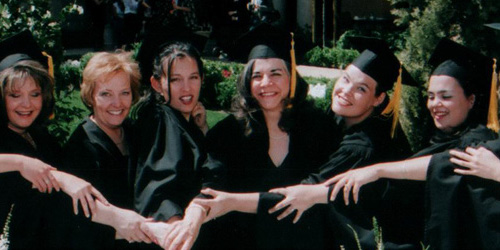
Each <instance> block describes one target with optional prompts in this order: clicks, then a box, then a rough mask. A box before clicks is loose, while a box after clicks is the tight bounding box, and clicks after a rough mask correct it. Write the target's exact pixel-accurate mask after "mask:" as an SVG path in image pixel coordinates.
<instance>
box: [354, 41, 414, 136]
mask: <svg viewBox="0 0 500 250" xmlns="http://www.w3.org/2000/svg"><path fill="white" fill-rule="evenodd" d="M347 39H348V41H349V43H350V44H351V46H352V48H354V49H356V50H358V51H361V54H360V55H359V56H358V57H357V58H356V59H355V60H354V61H353V62H352V63H351V64H352V65H354V66H356V67H357V68H359V69H360V70H361V71H362V72H363V73H365V74H367V75H369V76H370V77H371V78H373V79H374V80H375V81H376V82H377V87H378V89H379V90H380V91H381V92H386V91H388V90H390V89H392V88H393V87H394V92H393V95H392V98H391V100H390V101H389V104H387V107H386V108H385V109H384V110H383V111H382V114H383V115H386V116H389V115H392V116H393V120H392V128H391V137H394V133H395V131H396V126H397V124H398V121H399V120H398V119H399V105H400V99H401V92H402V84H405V85H410V86H416V85H417V83H416V82H415V80H413V78H412V77H411V75H410V74H409V73H408V71H407V70H406V69H405V68H404V67H403V66H402V65H401V63H400V62H399V60H398V58H397V57H396V56H395V55H394V52H392V51H391V49H390V48H389V45H387V43H386V42H385V41H383V40H381V39H378V38H373V37H347Z"/></svg>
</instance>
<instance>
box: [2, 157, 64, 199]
mask: <svg viewBox="0 0 500 250" xmlns="http://www.w3.org/2000/svg"><path fill="white" fill-rule="evenodd" d="M52 170H56V169H55V168H54V167H52V166H50V165H48V164H45V163H44V162H42V161H40V160H38V159H35V158H31V157H27V156H23V155H18V154H0V173H5V172H13V171H19V173H21V175H22V176H23V177H24V178H25V179H26V180H28V181H29V182H31V183H32V184H33V186H34V187H35V188H37V189H38V191H40V192H47V191H48V192H49V193H50V192H52V189H53V188H54V189H55V190H57V191H59V190H60V186H59V183H58V182H57V180H56V179H55V178H54V176H53V174H52Z"/></svg>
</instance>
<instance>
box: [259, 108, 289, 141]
mask: <svg viewBox="0 0 500 250" xmlns="http://www.w3.org/2000/svg"><path fill="white" fill-rule="evenodd" d="M264 118H265V120H266V126H267V130H268V132H269V136H280V135H282V134H284V133H285V132H283V131H282V130H281V129H280V128H279V126H278V123H279V121H280V119H281V111H264Z"/></svg>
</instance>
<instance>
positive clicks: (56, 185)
mask: <svg viewBox="0 0 500 250" xmlns="http://www.w3.org/2000/svg"><path fill="white" fill-rule="evenodd" d="M49 180H50V183H52V186H53V187H54V189H55V190H56V191H57V192H59V191H61V186H60V185H59V182H57V180H56V178H55V177H54V175H52V173H49Z"/></svg>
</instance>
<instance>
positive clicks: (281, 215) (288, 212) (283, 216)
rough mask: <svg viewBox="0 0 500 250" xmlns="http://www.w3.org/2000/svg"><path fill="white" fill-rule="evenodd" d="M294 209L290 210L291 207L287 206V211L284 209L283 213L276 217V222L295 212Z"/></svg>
mask: <svg viewBox="0 0 500 250" xmlns="http://www.w3.org/2000/svg"><path fill="white" fill-rule="evenodd" d="M295 210H296V209H295V208H292V207H291V206H289V207H288V208H287V209H285V211H283V212H282V213H281V214H280V215H278V218H277V219H278V220H282V219H284V218H286V217H287V216H288V215H290V214H292V213H293V211H295Z"/></svg>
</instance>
